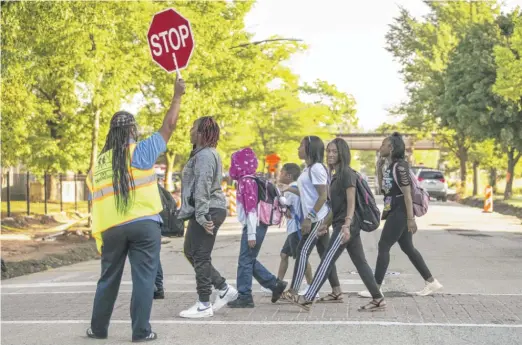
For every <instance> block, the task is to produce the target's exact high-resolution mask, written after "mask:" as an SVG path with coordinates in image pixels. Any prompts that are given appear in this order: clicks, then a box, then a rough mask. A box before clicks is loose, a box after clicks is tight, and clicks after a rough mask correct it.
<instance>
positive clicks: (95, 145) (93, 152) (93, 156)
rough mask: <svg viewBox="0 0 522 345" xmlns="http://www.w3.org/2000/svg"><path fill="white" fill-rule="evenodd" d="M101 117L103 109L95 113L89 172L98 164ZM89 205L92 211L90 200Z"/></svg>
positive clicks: (89, 223) (90, 222)
mask: <svg viewBox="0 0 522 345" xmlns="http://www.w3.org/2000/svg"><path fill="white" fill-rule="evenodd" d="M100 115H101V109H97V110H96V111H95V112H94V121H93V124H92V137H91V161H90V163H89V171H92V170H93V169H94V164H95V163H96V160H97V159H98V137H99V135H100ZM88 203H89V211H90V210H91V208H92V200H89V201H88ZM87 224H88V226H89V227H91V225H92V217H89V220H88V221H87Z"/></svg>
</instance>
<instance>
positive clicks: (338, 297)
mask: <svg viewBox="0 0 522 345" xmlns="http://www.w3.org/2000/svg"><path fill="white" fill-rule="evenodd" d="M317 302H319V303H343V294H342V293H340V294H334V293H333V292H331V293H329V294H328V295H326V296H324V297H321V298H319V300H318V301H317Z"/></svg>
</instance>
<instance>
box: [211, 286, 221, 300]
mask: <svg viewBox="0 0 522 345" xmlns="http://www.w3.org/2000/svg"><path fill="white" fill-rule="evenodd" d="M218 294H219V290H217V289H214V288H212V293H211V294H210V303H212V304H214V303H216V298H217V296H218Z"/></svg>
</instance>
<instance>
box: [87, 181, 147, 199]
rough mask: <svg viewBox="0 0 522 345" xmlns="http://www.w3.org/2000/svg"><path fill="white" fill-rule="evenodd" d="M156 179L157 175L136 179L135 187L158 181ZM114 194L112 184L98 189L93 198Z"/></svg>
mask: <svg viewBox="0 0 522 345" xmlns="http://www.w3.org/2000/svg"><path fill="white" fill-rule="evenodd" d="M156 180H157V177H156V175H150V176H145V177H142V178H140V179H137V180H134V188H135V189H138V188H140V186H143V185H147V184H150V183H152V182H156ZM113 194H114V187H112V185H111V186H109V187H104V188H101V189H99V190H97V191H96V192H94V193H93V194H92V198H93V200H95V201H96V200H98V199H100V198H102V197H104V196H109V195H113Z"/></svg>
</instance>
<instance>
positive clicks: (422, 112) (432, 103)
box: [386, 2, 498, 192]
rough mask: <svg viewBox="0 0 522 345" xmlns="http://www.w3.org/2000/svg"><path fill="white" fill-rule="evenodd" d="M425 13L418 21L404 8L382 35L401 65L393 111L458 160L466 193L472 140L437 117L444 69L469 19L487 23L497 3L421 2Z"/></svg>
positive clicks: (466, 27)
mask: <svg viewBox="0 0 522 345" xmlns="http://www.w3.org/2000/svg"><path fill="white" fill-rule="evenodd" d="M426 4H427V5H428V6H429V8H430V12H429V13H428V15H426V16H425V17H424V18H422V19H421V20H417V19H415V18H414V17H412V16H411V15H410V14H409V12H408V11H407V10H405V9H401V12H400V15H399V16H398V17H397V18H396V19H395V20H394V23H393V24H392V25H391V26H390V30H389V31H388V33H387V35H386V41H387V46H386V48H387V50H388V51H390V52H391V53H392V55H393V56H394V58H395V59H396V61H398V62H399V63H400V65H401V74H402V75H403V79H404V81H405V83H406V90H407V94H408V101H406V102H404V103H403V104H401V105H400V106H399V107H397V109H395V110H394V112H395V113H398V114H404V115H405V116H406V117H405V119H404V124H406V125H407V126H408V127H410V128H418V129H422V130H424V131H426V132H437V137H436V138H437V140H439V141H440V143H442V144H443V145H444V146H446V147H447V148H448V149H449V150H450V151H452V152H453V153H454V154H455V155H456V156H457V157H458V159H459V161H460V177H461V184H462V189H461V192H465V189H466V180H467V161H468V151H469V149H470V147H471V141H470V140H469V138H468V137H467V136H466V133H464V132H463V131H462V129H463V126H454V127H452V126H450V124H449V123H447V122H444V121H443V120H442V119H441V118H440V114H441V112H440V106H441V104H442V100H443V98H444V92H445V82H444V79H445V71H446V67H447V65H448V63H449V59H450V55H451V53H452V51H453V50H454V49H455V47H456V46H457V45H458V42H459V41H460V39H461V38H462V37H464V36H465V34H466V32H467V30H468V28H469V27H470V25H471V24H472V23H482V22H492V21H493V20H494V17H495V14H496V13H498V6H497V4H495V3H491V2H487V3H486V2H480V3H479V2H469V3H463V2H426Z"/></svg>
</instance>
